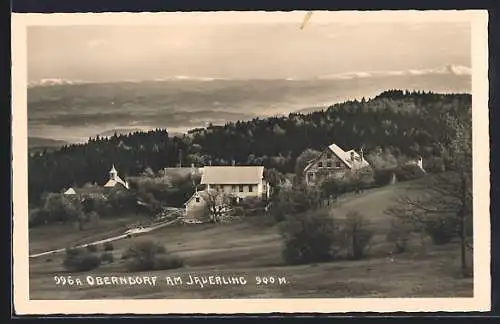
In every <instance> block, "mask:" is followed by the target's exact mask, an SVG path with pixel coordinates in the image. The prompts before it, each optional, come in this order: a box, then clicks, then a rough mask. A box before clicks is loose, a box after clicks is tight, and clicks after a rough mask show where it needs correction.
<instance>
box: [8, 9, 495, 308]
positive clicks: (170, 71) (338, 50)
mask: <svg viewBox="0 0 500 324" xmlns="http://www.w3.org/2000/svg"><path fill="white" fill-rule="evenodd" d="M487 25H488V16H487V12H486V11H379V12H376V11H373V12H363V11H352V12H329V11H293V12H204V13H201V12H199V13H197V12H170V13H103V14H94V13H79V14H77V13H75V14H13V16H12V35H13V36H12V79H13V83H12V84H13V106H12V116H13V143H14V145H13V175H14V179H13V192H14V196H13V205H14V233H13V240H14V251H13V253H14V256H13V258H14V259H13V260H14V271H13V274H14V307H15V310H16V313H18V314H57V313H59V314H96V313H99V314H125V313H127V314H132V313H134V314H167V313H170V314H171V313H175V314H180V313H184V314H185V313H188V314H189V313H197V314H204V313H207V314H208V313H270V312H281V313H309V312H314V313H337V312H365V311H370V312H401V311H403V312H418V311H428V312H430V311H486V310H489V308H490V254H489V253H490V248H489V247H490V222H489V217H490V214H489V190H490V187H489V140H488V138H489V134H488V54H487ZM103 300H105V302H103Z"/></svg>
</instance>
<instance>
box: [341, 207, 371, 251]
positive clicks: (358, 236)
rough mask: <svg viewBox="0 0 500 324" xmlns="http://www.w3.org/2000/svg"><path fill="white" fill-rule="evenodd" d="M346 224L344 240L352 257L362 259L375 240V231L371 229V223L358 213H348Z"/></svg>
mask: <svg viewBox="0 0 500 324" xmlns="http://www.w3.org/2000/svg"><path fill="white" fill-rule="evenodd" d="M346 218H347V219H346V223H345V225H344V227H343V229H342V232H343V233H344V239H345V242H346V243H347V245H348V246H349V247H350V250H351V257H352V258H353V259H355V260H358V259H362V258H363V257H364V256H365V254H366V251H367V249H368V247H369V245H370V242H371V240H372V238H373V234H374V233H373V230H371V229H369V228H368V226H369V222H368V221H366V220H365V217H364V216H363V215H361V214H360V213H358V212H349V213H347V217H346Z"/></svg>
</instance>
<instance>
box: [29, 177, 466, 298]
mask: <svg viewBox="0 0 500 324" xmlns="http://www.w3.org/2000/svg"><path fill="white" fill-rule="evenodd" d="M407 186H408V183H399V184H396V185H394V186H387V187H384V188H378V189H372V190H368V191H366V192H364V193H361V194H359V195H351V196H346V197H343V198H342V199H340V200H339V201H338V202H337V204H335V206H332V207H331V214H332V216H333V217H335V218H342V217H344V216H345V214H346V213H347V212H349V211H358V212H360V213H362V214H364V215H365V216H366V217H367V218H369V219H370V220H371V224H372V225H371V226H372V227H373V229H374V230H375V233H376V235H375V237H374V239H373V242H372V247H371V249H370V251H369V254H368V256H367V257H366V258H365V259H363V260H359V261H335V262H328V263H319V264H311V265H301V266H287V265H285V264H284V263H283V261H282V257H281V248H282V246H281V239H280V235H279V232H278V227H277V226H276V225H274V226H270V225H268V224H265V223H266V222H265V221H263V219H262V217H253V218H246V219H242V220H237V221H234V222H232V223H230V224H220V225H219V224H217V225H214V224H193V225H175V226H168V227H165V228H162V229H160V230H157V231H154V232H150V233H147V234H144V235H143V236H142V237H138V238H131V239H124V240H120V241H116V242H113V244H114V248H115V249H114V251H113V254H114V257H115V262H113V263H111V264H104V265H102V266H101V267H100V268H99V269H97V270H94V271H91V272H90V273H71V274H69V273H65V272H64V269H63V267H62V266H61V262H62V256H63V254H56V255H52V256H47V257H40V258H35V259H31V260H30V299H100V298H118V299H121V298H263V297H264V298H266V297H271V298H304V297H307V298H314V297H322V298H347V297H472V292H473V289H472V287H473V284H472V279H462V278H460V276H459V271H458V270H459V248H458V243H456V242H453V243H450V244H447V245H444V246H439V247H437V246H433V245H432V244H430V243H429V244H428V245H427V249H426V251H425V253H424V252H422V250H421V248H420V246H419V241H418V240H415V242H412V244H411V245H410V249H409V251H408V252H406V253H403V254H399V255H390V250H391V245H390V244H389V243H387V242H386V240H385V235H386V233H387V230H388V224H389V221H390V219H389V218H388V216H386V215H384V213H383V211H384V209H386V208H387V207H389V206H391V204H392V203H393V201H394V195H395V193H397V192H400V191H401V190H404V188H405V187H407ZM122 222H125V221H122ZM37 230H38V229H37ZM40 230H41V229H40ZM103 231H105V230H104V229H103ZM107 231H109V228H108V230H107ZM73 233H75V236H74V240H75V241H78V240H79V241H81V240H82V237H77V236H76V233H78V231H77V230H73ZM78 235H81V234H78ZM93 235H94V236H99V235H103V234H98V233H93ZM47 237H54V239H53V240H51V241H52V243H51V244H50V246H51V247H57V248H61V247H64V246H67V244H68V242H69V241H68V240H69V239H68V237H70V236H62V237H57V236H56V235H55V230H54V231H52V232H51V233H50V234H49V235H48V236H45V238H44V237H43V236H42V235H41V234H38V235H30V246H33V249H34V246H36V247H37V250H41V249H42V248H41V247H40V246H41V244H45V245H44V246H43V247H44V249H45V248H48V247H49V245H48V244H47V243H44V242H45V241H46V240H47ZM63 238H64V239H63ZM143 238H148V239H154V240H156V241H158V242H161V243H163V244H164V245H165V247H166V248H167V250H168V251H170V252H172V253H174V254H176V255H179V256H181V257H182V258H183V259H184V263H185V266H184V267H183V268H180V269H177V270H168V271H155V272H148V273H144V272H143V273H134V274H131V273H127V272H125V270H124V269H125V268H124V265H123V261H122V260H121V259H120V258H121V255H122V253H123V251H124V250H125V249H126V248H127V247H128V246H129V245H130V244H131V241H132V240H136V239H143ZM56 244H63V245H62V246H61V245H59V246H55V245H56ZM99 248H100V249H102V247H99ZM68 275H71V276H72V279H76V278H77V279H80V280H82V285H72V286H71V285H64V286H61V285H56V282H55V280H54V276H68ZM189 275H192V276H210V275H214V276H244V277H245V278H246V281H247V283H246V284H245V285H241V284H240V285H222V286H221V285H205V286H204V287H201V286H200V285H199V284H195V285H187V284H186V283H187V282H188V281H189ZM86 276H93V277H94V278H95V277H97V276H100V277H105V276H126V277H128V276H134V277H135V276H156V277H157V282H156V285H155V286H151V285H144V284H143V285H106V286H98V285H93V286H92V285H89V284H88V283H87V282H86V280H85V279H86ZM168 276H170V277H175V276H178V277H181V279H182V280H183V283H184V284H177V285H168V284H167V281H166V277H168ZM257 276H260V277H273V278H274V283H270V281H273V280H271V279H269V282H268V284H260V285H257V284H256V279H255V278H256V277H257ZM279 278H281V281H280V282H278V281H279ZM283 278H285V279H284V280H283ZM284 281H286V282H284Z"/></svg>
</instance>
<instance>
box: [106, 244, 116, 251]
mask: <svg viewBox="0 0 500 324" xmlns="http://www.w3.org/2000/svg"><path fill="white" fill-rule="evenodd" d="M114 249H115V247H114V246H113V243H111V242H106V243H104V251H113V250H114Z"/></svg>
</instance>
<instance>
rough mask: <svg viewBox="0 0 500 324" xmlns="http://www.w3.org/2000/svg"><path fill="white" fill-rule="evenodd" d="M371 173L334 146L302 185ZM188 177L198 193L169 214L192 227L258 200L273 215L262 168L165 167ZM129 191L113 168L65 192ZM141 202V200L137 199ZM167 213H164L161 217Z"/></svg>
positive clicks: (358, 156) (359, 158)
mask: <svg viewBox="0 0 500 324" xmlns="http://www.w3.org/2000/svg"><path fill="white" fill-rule="evenodd" d="M408 165H415V166H417V169H418V170H420V171H421V172H423V173H425V170H424V169H423V164H422V158H421V157H419V158H418V159H417V160H415V161H410V162H409V163H408ZM370 169H371V166H370V163H369V162H368V161H367V160H366V159H365V158H364V155H363V148H361V149H360V150H359V152H356V150H354V149H351V150H348V151H344V150H343V149H342V148H340V147H339V146H338V145H336V144H331V145H329V146H328V147H327V148H325V149H324V150H323V151H322V152H321V153H320V154H319V155H318V156H317V157H315V158H314V159H312V160H310V161H308V162H307V165H306V166H305V168H304V169H303V172H302V175H303V177H301V179H302V181H303V182H304V183H305V184H306V185H308V186H319V185H320V184H321V183H322V182H324V181H325V180H328V179H337V180H338V179H343V178H345V177H346V174H351V175H352V174H356V173H361V172H363V171H368V170H370ZM169 171H172V172H182V171H184V173H189V174H190V175H191V176H192V177H193V178H195V177H196V176H198V177H199V178H200V179H201V181H200V182H199V183H195V182H194V181H193V193H192V195H191V196H190V197H189V199H187V201H186V202H185V203H184V204H183V205H184V209H183V210H182V211H179V209H178V208H172V207H170V208H168V207H167V208H166V209H165V210H167V211H170V213H174V214H175V215H176V216H177V217H178V219H179V221H182V222H184V223H187V224H200V223H204V222H210V221H215V218H218V219H220V220H223V219H224V218H228V217H230V214H231V211H233V210H234V207H238V206H241V205H245V203H246V205H248V203H251V202H253V203H254V207H261V211H262V212H263V213H266V212H268V210H269V206H270V203H271V193H272V192H273V190H275V189H276V188H273V187H272V185H271V183H270V182H269V180H268V179H266V177H265V174H266V172H265V169H264V166H259V165H250V166H249V165H235V164H234V162H233V164H232V165H229V166H224V165H222V166H214V165H208V166H201V167H195V165H194V164H192V165H191V166H190V167H182V166H180V165H179V166H178V167H176V168H165V170H164V172H165V173H168V172H169ZM395 176H396V175H395V173H394V172H393V174H392V177H391V178H392V179H391V180H390V181H391V182H394V181H395ZM292 181H294V180H293V178H291V179H290V178H283V179H281V180H280V181H279V183H276V186H280V187H286V186H291V182H292ZM128 190H130V186H129V183H128V182H127V181H126V180H123V179H122V178H121V177H120V176H119V175H118V171H117V169H116V168H115V165H112V167H111V169H110V171H109V179H108V181H107V182H106V183H105V184H104V185H103V186H91V187H75V188H73V187H70V188H67V189H65V190H64V191H63V194H64V195H65V196H67V197H72V198H77V199H79V200H81V201H85V199H88V198H90V199H91V198H96V197H101V198H105V197H106V196H107V195H109V194H110V193H111V192H120V191H128ZM137 203H138V204H141V203H142V202H141V201H140V200H138V201H137ZM162 215H163V216H164V215H165V212H164V213H161V214H160V215H159V217H160V218H161V217H162ZM144 231H145V229H144V228H143V227H142V226H141V227H138V228H135V229H130V230H129V231H128V233H140V232H144Z"/></svg>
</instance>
